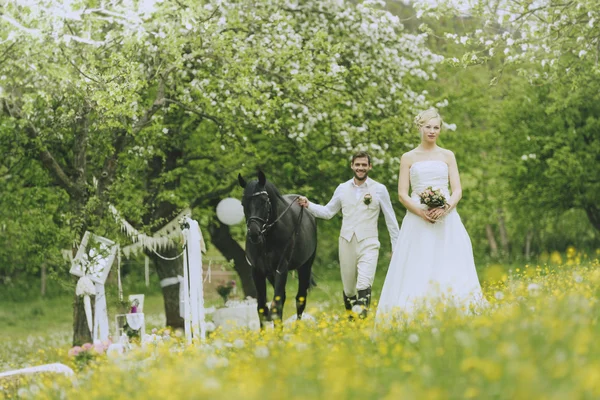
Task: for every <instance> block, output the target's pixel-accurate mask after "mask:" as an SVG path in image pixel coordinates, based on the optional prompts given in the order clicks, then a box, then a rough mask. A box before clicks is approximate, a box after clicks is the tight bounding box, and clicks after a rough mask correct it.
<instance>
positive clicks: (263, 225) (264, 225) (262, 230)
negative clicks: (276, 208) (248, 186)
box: [246, 190, 302, 236]
mask: <svg viewBox="0 0 600 400" xmlns="http://www.w3.org/2000/svg"><path fill="white" fill-rule="evenodd" d="M263 194H266V195H267V219H266V220H265V219H264V218H261V217H257V216H252V217H250V218H248V220H247V221H246V228H247V230H248V233H249V232H250V224H251V223H252V222H255V223H257V224H258V225H259V226H261V228H260V232H259V233H260V235H261V236H264V235H265V233H267V232H268V231H269V229H271V228H272V227H273V226H274V225H275V224H276V223H277V222H279V220H280V219H281V218H282V217H283V216H284V215H285V214H286V213H287V212H288V211H289V209H290V208H292V206H293V205H294V203H295V202H296V201H297V200H298V198H299V197H300V196H298V197H296V198H295V199H294V200H293V201H291V202H290V204H289V205H288V206H287V207H286V209H285V210H283V212H282V213H281V214H280V215H279V216H278V217H277V218H276V219H275V221H273V222H271V223H270V224H269V223H268V222H269V216H270V215H271V210H272V206H271V200H270V199H269V193H267V191H266V190H262V191H260V192H256V193H252V194H251V195H250V197H256V196H260V195H263ZM301 211H302V210H301Z"/></svg>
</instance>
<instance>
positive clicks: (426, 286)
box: [377, 209, 485, 320]
mask: <svg viewBox="0 0 600 400" xmlns="http://www.w3.org/2000/svg"><path fill="white" fill-rule="evenodd" d="M440 301H442V302H444V303H445V304H448V303H452V304H453V305H456V306H466V307H470V306H471V305H482V304H483V303H484V302H485V300H484V299H483V294H482V292H481V286H480V284H479V279H478V278H477V271H476V269H475V262H474V260H473V249H472V246H471V239H470V238H469V235H468V233H467V231H466V229H465V227H464V225H463V223H462V221H461V219H460V216H459V214H458V212H457V211H456V209H454V210H452V211H451V212H450V213H449V214H448V215H446V216H445V217H443V219H441V220H439V221H437V222H436V223H434V224H432V223H430V222H427V221H425V220H424V219H422V218H421V217H419V216H417V215H416V214H414V213H412V212H410V211H409V212H407V214H406V216H405V217H404V220H403V221H402V227H401V229H400V235H399V237H398V241H397V242H396V245H395V247H394V251H393V254H392V259H391V261H390V266H389V268H388V271H387V276H386V278H385V282H384V285H383V289H382V291H381V296H380V298H379V303H378V307H377V319H378V320H381V319H382V318H385V317H386V316H394V315H406V314H407V313H408V314H410V313H412V312H413V311H415V310H416V309H417V308H420V307H423V306H425V307H427V306H428V305H429V306H431V305H432V304H433V303H436V302H440Z"/></svg>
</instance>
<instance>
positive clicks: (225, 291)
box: [217, 279, 236, 303]
mask: <svg viewBox="0 0 600 400" xmlns="http://www.w3.org/2000/svg"><path fill="white" fill-rule="evenodd" d="M235 289H236V286H235V281H234V280H233V279H232V280H230V281H227V282H224V283H222V284H220V285H219V286H217V293H219V296H221V298H222V299H223V302H224V303H227V299H228V298H229V294H230V293H231V292H232V291H234V293H235Z"/></svg>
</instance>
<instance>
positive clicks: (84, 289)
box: [75, 276, 96, 333]
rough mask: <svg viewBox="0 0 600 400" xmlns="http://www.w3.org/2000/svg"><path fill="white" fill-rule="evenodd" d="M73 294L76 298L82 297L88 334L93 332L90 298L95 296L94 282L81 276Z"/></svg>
mask: <svg viewBox="0 0 600 400" xmlns="http://www.w3.org/2000/svg"><path fill="white" fill-rule="evenodd" d="M75 294H76V295H77V296H83V309H84V311H85V318H86V319H87V325H88V329H89V330H90V333H92V332H93V331H94V326H93V323H92V301H91V299H90V296H95V295H96V288H95V287H94V282H92V280H91V279H90V278H89V277H87V276H82V277H81V278H79V280H78V281H77V286H76V287H75Z"/></svg>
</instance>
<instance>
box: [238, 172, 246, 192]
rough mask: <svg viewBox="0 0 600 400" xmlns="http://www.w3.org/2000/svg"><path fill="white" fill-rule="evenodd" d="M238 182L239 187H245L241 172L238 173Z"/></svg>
mask: <svg viewBox="0 0 600 400" xmlns="http://www.w3.org/2000/svg"><path fill="white" fill-rule="evenodd" d="M238 182H239V184H240V186H241V187H243V188H244V189H245V188H246V181H245V180H244V178H242V174H238Z"/></svg>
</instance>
